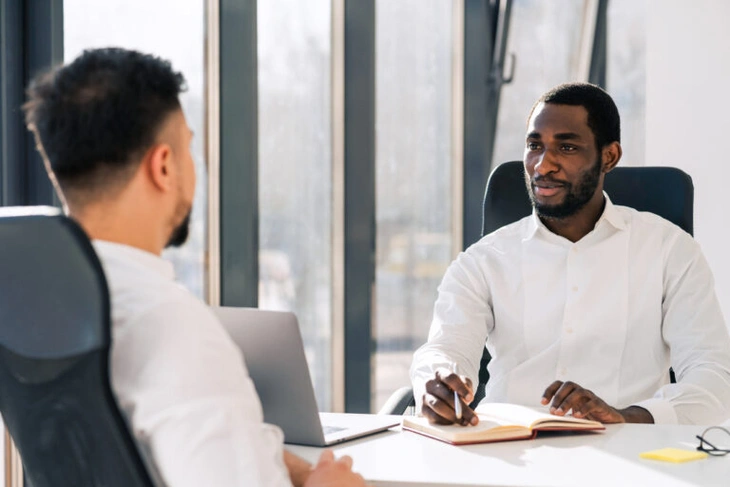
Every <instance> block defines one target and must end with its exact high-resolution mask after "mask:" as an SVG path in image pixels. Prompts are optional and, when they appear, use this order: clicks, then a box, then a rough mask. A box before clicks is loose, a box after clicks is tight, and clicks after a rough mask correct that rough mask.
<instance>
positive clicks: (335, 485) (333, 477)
mask: <svg viewBox="0 0 730 487" xmlns="http://www.w3.org/2000/svg"><path fill="white" fill-rule="evenodd" d="M304 487H365V479H363V478H362V475H360V474H357V473H355V472H353V471H352V458H350V457H348V456H347V455H345V456H342V457H340V458H338V459H336V460H335V455H334V453H332V450H325V451H324V452H323V453H322V455H321V456H320V457H319V461H318V462H317V465H315V467H314V469H313V470H312V473H310V474H309V478H308V479H307V482H306V483H305V484H304Z"/></svg>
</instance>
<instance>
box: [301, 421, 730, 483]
mask: <svg viewBox="0 0 730 487" xmlns="http://www.w3.org/2000/svg"><path fill="white" fill-rule="evenodd" d="M702 431H704V427H701V426H655V425H639V424H627V425H612V426H608V427H607V429H606V431H605V432H603V433H588V434H563V433H553V434H550V436H543V437H542V438H538V439H536V440H526V441H513V442H504V443H491V444H483V445H470V446H458V447H457V446H451V445H448V444H446V443H442V442H440V441H436V440H432V439H429V438H426V437H423V436H421V435H418V434H415V433H410V432H400V431H399V429H398V428H394V429H393V430H391V431H387V432H385V433H380V434H378V435H375V436H371V437H368V438H363V439H360V440H356V441H352V442H347V443H343V444H341V445H339V446H336V447H334V448H333V449H334V451H335V454H336V455H338V456H339V455H350V456H351V457H352V458H353V459H354V461H355V465H354V469H355V470H356V471H357V472H359V473H361V474H362V475H363V476H364V477H365V478H366V479H367V480H368V481H370V482H371V483H372V484H373V485H376V486H399V487H403V486H406V485H419V486H423V487H434V486H440V485H451V486H462V487H464V486H473V485H498V486H579V485H580V486H584V485H590V486H611V487H614V486H628V485H632V486H633V485H635V486H642V487H643V486H661V487H680V486H681V487H687V486H691V485H692V486H694V485H717V486H724V487H727V486H730V455H727V456H725V457H710V458H707V459H705V460H698V461H693V462H687V463H678V464H674V463H666V462H658V461H655V460H643V459H641V458H639V453H641V452H644V451H649V450H656V449H659V448H665V447H675V448H687V449H692V450H693V449H694V448H695V447H696V446H697V445H698V444H699V441H698V440H697V439H696V438H695V435H697V434H701V433H702ZM286 448H287V450H289V451H291V452H292V453H295V454H297V455H299V456H302V457H304V458H306V459H307V460H309V461H311V462H315V461H316V460H317V458H318V457H319V454H320V453H321V449H320V448H314V447H304V446H295V445H286Z"/></svg>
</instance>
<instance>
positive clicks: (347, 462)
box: [337, 455, 352, 470]
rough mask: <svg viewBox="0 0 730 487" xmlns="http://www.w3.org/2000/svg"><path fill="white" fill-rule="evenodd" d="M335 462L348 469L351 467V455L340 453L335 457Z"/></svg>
mask: <svg viewBox="0 0 730 487" xmlns="http://www.w3.org/2000/svg"><path fill="white" fill-rule="evenodd" d="M337 462H338V463H341V464H343V465H344V466H346V467H347V469H348V470H351V469H352V457H351V456H349V455H342V456H341V457H340V458H338V459H337Z"/></svg>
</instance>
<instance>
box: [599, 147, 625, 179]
mask: <svg viewBox="0 0 730 487" xmlns="http://www.w3.org/2000/svg"><path fill="white" fill-rule="evenodd" d="M622 155H623V149H621V144H619V143H618V142H616V141H614V142H611V143H610V144H606V145H605V146H604V147H603V149H601V170H602V171H603V174H607V173H609V172H611V171H612V170H613V168H614V167H616V164H618V161H620V160H621V156H622Z"/></svg>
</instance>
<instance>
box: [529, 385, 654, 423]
mask: <svg viewBox="0 0 730 487" xmlns="http://www.w3.org/2000/svg"><path fill="white" fill-rule="evenodd" d="M551 399H552V403H551V404H550V412H551V413H552V414H556V415H558V416H565V415H566V414H568V412H569V411H570V410H572V411H573V416H574V417H576V418H585V419H592V420H593V421H600V422H601V423H653V422H654V417H653V416H652V415H651V413H650V412H649V411H647V410H646V409H644V408H641V407H639V406H630V407H628V408H626V409H616V408H613V407H611V406H609V405H608V404H606V403H605V402H604V401H603V399H601V398H600V397H598V396H596V395H595V394H593V392H591V391H589V390H588V389H584V388H582V387H581V386H579V385H578V384H576V383H574V382H570V381H568V382H562V381H559V380H556V381H555V382H553V383H552V384H550V386H548V388H547V389H545V392H544V393H543V395H542V401H541V402H542V404H545V405H547V404H548V403H549V402H550V400H551Z"/></svg>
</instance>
